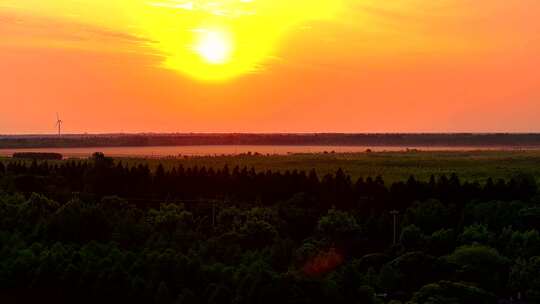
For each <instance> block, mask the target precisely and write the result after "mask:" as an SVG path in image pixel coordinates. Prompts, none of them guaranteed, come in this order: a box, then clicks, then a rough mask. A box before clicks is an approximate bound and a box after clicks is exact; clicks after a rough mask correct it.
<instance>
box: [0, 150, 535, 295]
mask: <svg viewBox="0 0 540 304" xmlns="http://www.w3.org/2000/svg"><path fill="white" fill-rule="evenodd" d="M391 211H398V212H399V215H396V219H397V222H396V223H397V227H396V232H397V237H396V243H395V244H393V238H394V235H393V234H394V227H393V214H395V213H396V212H393V213H392V214H391ZM0 219H1V221H0V301H2V302H10V301H11V302H25V301H28V302H30V301H35V300H39V301H43V300H44V299H47V300H54V301H56V302H57V303H59V302H60V303H64V302H65V303H72V302H76V303H95V302H112V301H122V302H131V303H154V302H155V303H238V304H240V303H280V302H281V303H399V302H403V303H404V302H411V303H471V304H472V303H494V302H496V301H497V300H502V299H510V298H514V299H517V298H522V299H524V300H527V301H529V302H536V301H540V292H539V290H540V279H539V278H540V234H539V232H538V231H539V229H540V199H539V197H538V195H537V187H536V183H535V180H534V178H531V177H528V176H516V177H515V178H513V179H510V180H507V181H503V180H497V181H493V180H488V181H487V182H486V183H482V184H480V183H468V182H466V183H462V182H461V181H460V179H459V178H458V176H457V175H452V176H444V175H443V176H434V177H432V178H431V180H429V181H427V182H421V181H417V180H416V179H415V178H414V177H411V178H409V179H408V180H407V181H404V182H398V183H393V184H391V185H386V184H385V183H384V180H383V178H382V177H375V178H370V177H367V178H365V179H362V178H361V179H359V180H357V181H352V180H351V178H350V177H349V176H347V175H346V174H345V173H344V172H343V171H342V170H338V171H337V172H336V173H335V174H332V175H326V176H323V177H319V176H317V174H316V172H315V171H312V172H308V173H306V172H299V171H287V172H270V171H268V172H257V171H256V170H254V169H247V168H232V169H230V168H227V167H224V168H222V169H220V170H214V169H207V168H196V167H194V168H183V167H175V168H172V169H171V170H165V169H164V168H163V167H162V166H159V167H157V169H156V170H155V171H151V170H150V169H149V168H148V167H147V166H146V165H144V164H140V165H137V166H127V165H123V164H122V163H121V162H118V161H114V160H112V159H109V158H107V157H105V156H104V155H102V154H96V155H94V157H93V158H92V159H91V160H89V161H65V162H55V163H54V164H51V163H47V162H32V163H29V162H19V161H7V162H5V163H1V162H0Z"/></svg>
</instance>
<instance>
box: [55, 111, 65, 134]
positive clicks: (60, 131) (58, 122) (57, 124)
mask: <svg viewBox="0 0 540 304" xmlns="http://www.w3.org/2000/svg"><path fill="white" fill-rule="evenodd" d="M63 123H64V122H63V121H62V120H61V119H60V116H59V115H58V112H56V126H57V127H58V136H60V135H62V124H63Z"/></svg>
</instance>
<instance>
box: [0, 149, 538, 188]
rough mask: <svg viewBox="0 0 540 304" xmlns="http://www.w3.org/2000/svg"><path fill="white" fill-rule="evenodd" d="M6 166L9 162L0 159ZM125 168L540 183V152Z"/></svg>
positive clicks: (238, 159) (250, 159)
mask: <svg viewBox="0 0 540 304" xmlns="http://www.w3.org/2000/svg"><path fill="white" fill-rule="evenodd" d="M0 160H2V161H4V162H6V161H9V159H8V158H3V159H2V158H0ZM116 160H117V161H122V162H123V163H124V164H126V163H127V164H131V165H134V164H139V163H147V164H148V165H149V166H150V168H156V167H157V165H158V164H159V163H161V164H163V165H164V167H165V168H172V167H173V166H178V165H183V166H184V167H193V166H199V167H202V166H205V167H207V168H210V167H212V168H223V167H224V166H225V165H228V166H229V167H230V168H233V167H235V166H240V167H244V166H246V167H248V168H251V167H254V168H255V169H256V170H257V171H266V170H273V171H285V170H294V169H297V170H305V171H309V170H311V169H315V170H316V171H317V173H318V174H319V175H320V176H322V175H324V174H327V173H333V172H335V171H336V170H337V169H338V168H342V169H343V170H344V171H345V172H347V173H348V174H349V175H351V177H352V178H353V179H356V178H358V177H367V176H377V175H381V176H383V177H384V179H385V180H386V181H387V182H393V181H398V180H405V179H407V178H408V177H409V176H410V175H414V176H415V177H417V178H418V179H421V180H427V179H429V177H430V176H431V175H432V174H434V175H441V174H451V173H456V174H458V175H459V177H460V178H461V179H462V180H468V181H479V182H482V181H485V180H486V179H487V178H488V177H492V178H494V179H497V178H505V179H506V178H511V177H512V176H514V175H516V174H523V173H524V174H530V175H533V176H535V177H536V179H537V180H539V181H540V151H539V150H529V151H468V152H464V151H463V152H455V151H452V152H433V151H431V152H422V151H413V152H373V153H346V154H338V153H337V154H331V153H329V154H293V155H281V156H279V155H276V156H256V155H240V156H208V157H184V158H164V159H143V158H117V159H116Z"/></svg>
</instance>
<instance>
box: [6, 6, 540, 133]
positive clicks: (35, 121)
mask: <svg viewBox="0 0 540 304" xmlns="http://www.w3.org/2000/svg"><path fill="white" fill-rule="evenodd" d="M539 15H540V2H538V1H537V0H520V1H506V0H491V1H470V0H452V1H450V0H440V1H428V0H397V1H376V0H361V1H358V0H339V1H338V0H321V1H307V0H296V1H283V0H235V1H233V0H222V1H210V0H199V1H187V0H186V1H180V0H155V1H147V0H117V1H108V0H95V1H82V0H0V36H1V37H2V39H1V40H0V70H1V71H2V73H0V103H1V105H2V111H1V112H0V133H4V134H5V133H11V134H12V133H53V132H54V131H55V128H54V122H55V112H57V111H58V112H60V114H61V117H62V119H63V120H64V121H65V124H64V126H65V127H64V128H65V131H66V132H70V133H79V132H122V131H123V132H139V131H155V132H176V131H181V132H191V131H193V132H461V131H471V132H495V131H503V132H537V131H540V120H538V119H537V117H539V115H540V107H539V106H538V105H539V103H540V86H538V78H539V76H540V75H539V74H540V72H538V71H540V58H539V55H538V54H539V53H540V41H539V37H540V36H539V31H540V19H538V16H539Z"/></svg>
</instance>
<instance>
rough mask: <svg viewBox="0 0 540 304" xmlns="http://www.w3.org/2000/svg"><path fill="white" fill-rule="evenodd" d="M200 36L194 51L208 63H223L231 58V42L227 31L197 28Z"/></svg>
mask: <svg viewBox="0 0 540 304" xmlns="http://www.w3.org/2000/svg"><path fill="white" fill-rule="evenodd" d="M197 32H199V34H200V36H199V39H198V41H197V42H196V45H195V47H194V50H195V52H196V53H197V54H198V55H199V56H200V57H201V59H203V60H204V61H205V62H207V63H209V64H215V65H217V64H225V63H227V62H229V61H230V60H231V56H232V52H233V42H232V39H231V37H230V35H228V34H227V33H225V32H223V31H219V30H207V29H201V30H197Z"/></svg>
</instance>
